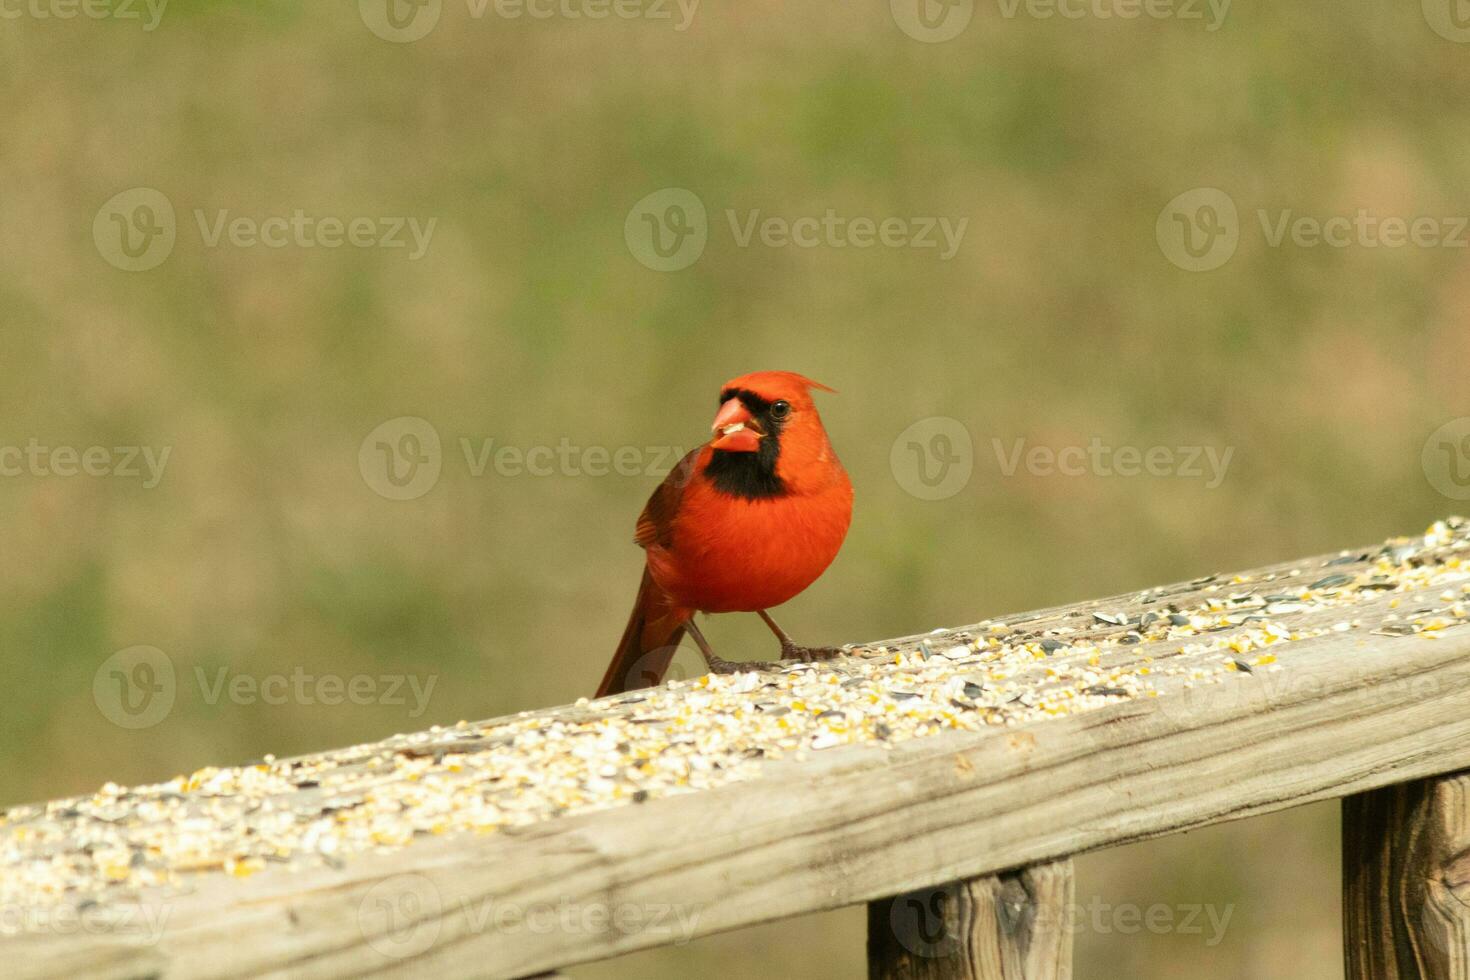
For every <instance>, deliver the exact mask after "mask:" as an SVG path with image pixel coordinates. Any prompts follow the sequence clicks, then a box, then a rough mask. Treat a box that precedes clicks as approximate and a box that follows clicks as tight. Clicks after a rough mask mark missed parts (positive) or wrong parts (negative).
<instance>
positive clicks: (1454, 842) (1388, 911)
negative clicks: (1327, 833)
mask: <svg viewBox="0 0 1470 980" xmlns="http://www.w3.org/2000/svg"><path fill="white" fill-rule="evenodd" d="M1342 817H1343V823H1342V863H1343V884H1344V895H1343V935H1344V944H1345V951H1346V958H1347V976H1348V978H1349V980H1470V773H1460V774H1457V775H1454V776H1444V777H1438V778H1433V779H1421V780H1417V781H1415V782H1411V783H1403V784H1400V785H1397V786H1389V787H1386V788H1384V789H1379V790H1374V791H1373V792H1371V793H1362V794H1359V795H1357V796H1350V797H1348V798H1347V799H1345V800H1343V803H1342Z"/></svg>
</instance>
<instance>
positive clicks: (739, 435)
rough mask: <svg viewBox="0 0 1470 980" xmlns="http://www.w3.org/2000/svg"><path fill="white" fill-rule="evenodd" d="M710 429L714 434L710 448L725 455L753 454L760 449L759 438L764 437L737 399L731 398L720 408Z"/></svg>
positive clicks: (752, 417) (748, 411) (742, 403)
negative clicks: (725, 453)
mask: <svg viewBox="0 0 1470 980" xmlns="http://www.w3.org/2000/svg"><path fill="white" fill-rule="evenodd" d="M710 428H711V430H712V431H713V432H714V434H715V437H714V440H713V441H711V442H710V446H711V448H714V449H719V450H721V451H723V452H727V453H753V452H755V451H756V450H757V449H759V448H760V445H761V437H762V436H764V435H765V433H764V432H762V431H761V428H760V426H759V425H758V424H756V421H755V417H754V416H752V415H751V414H750V409H748V408H746V407H745V403H744V402H742V401H741V400H740V399H739V398H731V399H730V400H729V401H727V402H725V404H723V405H721V406H720V411H719V414H717V415H716V416H715V422H714V425H712V426H711V427H710Z"/></svg>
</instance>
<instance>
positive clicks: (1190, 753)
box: [0, 559, 1470, 978]
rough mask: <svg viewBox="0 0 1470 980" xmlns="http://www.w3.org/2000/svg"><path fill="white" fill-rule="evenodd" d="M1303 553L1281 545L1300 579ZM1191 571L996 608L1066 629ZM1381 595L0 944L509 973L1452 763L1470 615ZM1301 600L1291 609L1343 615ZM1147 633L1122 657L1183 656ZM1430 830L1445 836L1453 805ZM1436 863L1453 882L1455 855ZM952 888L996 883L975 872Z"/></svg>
mask: <svg viewBox="0 0 1470 980" xmlns="http://www.w3.org/2000/svg"><path fill="white" fill-rule="evenodd" d="M1322 564H1323V560H1322V559H1313V560H1309V561H1303V562H1301V563H1299V565H1300V567H1302V568H1303V569H1309V570H1310V574H1311V575H1312V576H1315V575H1317V574H1321V573H1320V572H1318V571H1317V570H1318V569H1320V568H1321V567H1322ZM1278 567H1281V568H1285V567H1289V566H1278ZM1250 574H1252V575H1253V576H1256V577H1258V578H1259V576H1260V573H1250ZM1304 580H1306V579H1305V578H1304ZM1203 581H1205V580H1198V581H1197V582H1195V583H1191V584H1187V585H1185V586H1180V587H1177V588H1176V589H1174V590H1168V589H1163V590H1150V591H1149V592H1148V593H1144V594H1133V595H1129V596H1121V597H1116V598H1114V599H1109V600H1100V601H1098V602H1091V603H1083V604H1078V605H1075V606H1070V607H1059V608H1058V609H1055V610H1049V611H1045V612H1041V613H1033V614H1026V615H1022V616H1016V617H1007V620H1006V621H1007V623H1008V624H1009V625H1010V627H1011V628H1013V629H1016V630H1026V629H1032V628H1037V627H1038V626H1039V624H1043V623H1071V624H1079V625H1080V624H1084V623H1086V622H1088V621H1090V620H1091V619H1092V618H1093V617H1092V611H1093V610H1096V609H1099V608H1104V609H1108V610H1121V611H1123V612H1128V611H1130V610H1132V611H1138V610H1140V609H1144V608H1157V606H1149V605H1148V603H1151V602H1157V601H1159V600H1158V597H1160V596H1169V595H1184V594H1189V593H1190V590H1191V589H1193V590H1194V591H1195V592H1197V591H1199V589H1200V588H1201V587H1202V586H1201V584H1200V583H1201V582H1203ZM1220 581H1227V582H1228V581H1230V579H1220ZM1400 601H1401V600H1400V598H1399V597H1396V596H1395V595H1394V594H1393V593H1389V592H1385V593H1383V594H1382V595H1375V596H1373V597H1370V598H1369V599H1368V600H1367V601H1365V602H1364V603H1362V604H1361V605H1359V606H1356V607H1354V609H1353V610H1352V612H1351V617H1352V619H1353V622H1352V623H1348V622H1343V623H1340V624H1338V625H1339V626H1340V627H1341V628H1340V629H1336V630H1331V631H1329V632H1326V633H1324V634H1322V635H1319V636H1314V637H1312V638H1310V639H1303V640H1300V641H1299V642H1293V643H1291V644H1289V645H1287V646H1286V647H1285V648H1283V649H1282V652H1281V656H1280V665H1279V666H1280V668H1281V669H1280V671H1279V672H1276V673H1268V672H1266V671H1258V672H1257V673H1255V674H1242V675H1240V676H1237V677H1234V679H1232V680H1230V681H1229V682H1228V683H1224V684H1217V685H1212V686H1200V687H1195V688H1192V689H1191V688H1185V687H1183V686H1176V687H1174V688H1171V689H1169V691H1167V692H1166V693H1165V694H1164V695H1163V696H1160V697H1157V698H1139V699H1136V700H1130V701H1124V702H1120V703H1116V704H1111V705H1108V706H1106V707H1102V708H1098V709H1096V710H1092V711H1089V712H1086V713H1083V714H1077V715H1072V716H1067V717H1061V718H1056V719H1053V720H1049V721H1042V722H1036V723H1030V724H1025V725H1019V726H1016V727H992V728H988V729H986V730H983V731H979V732H951V733H946V734H942V735H936V736H932V737H927V738H922V739H915V740H912V741H907V742H898V743H889V744H868V745H860V746H851V747H844V748H837V749H833V750H830V751H825V752H818V753H814V754H811V755H810V756H808V757H806V758H804V759H797V758H788V759H783V760H780V761H771V762H768V763H767V764H765V765H764V767H763V769H762V773H761V775H760V778H757V779H752V780H749V781H744V782H738V783H732V784H729V785H725V786H721V787H718V788H715V789H710V790H704V791H700V792H697V793H688V794H683V795H672V796H667V797H662V798H654V799H650V800H648V801H647V802H646V803H641V804H628V805H623V806H618V807H614V808H611V809H607V810H603V811H599V812H594V813H588V814H584V815H579V816H569V817H563V818H560V819H554V820H547V821H544V822H540V823H535V824H532V825H529V826H525V827H521V828H517V829H510V830H505V831H502V832H499V833H495V834H489V835H483V836H474V835H471V836H458V837H453V838H426V839H423V840H420V841H416V842H414V843H413V844H411V845H410V846H407V847H403V848H401V849H396V850H389V851H386V852H384V853H381V854H371V855H364V856H361V857H358V858H355V859H354V860H351V861H349V862H347V863H346V864H345V865H344V866H343V867H340V868H328V867H322V868H317V869H308V870H302V871H297V872H286V871H275V870H269V871H265V872H262V873H259V874H257V875H255V876H254V877H251V878H248V879H244V880H235V879H231V878H228V877H226V876H224V875H221V874H213V875H201V876H199V877H198V878H197V879H194V880H191V882H190V884H189V887H188V890H187V891H186V892H185V893H183V894H176V893H166V894H165V893H159V894H148V895H145V896H144V897H143V899H142V900H141V902H138V903H134V904H129V903H117V904H115V905H111V906H109V907H108V908H107V909H106V910H105V911H106V912H107V913H108V915H110V916H124V915H133V916H134V917H135V918H134V919H133V922H134V925H135V926H136V923H137V922H138V921H145V922H153V923H156V924H158V926H159V928H157V929H152V930H147V929H142V930H140V929H137V928H131V929H128V928H123V927H122V926H118V927H116V928H94V929H90V930H85V931H78V930H63V929H61V928H59V927H54V928H50V929H39V930H35V929H33V930H26V931H23V932H21V933H19V934H9V933H5V932H4V931H3V930H0V953H3V954H4V956H5V962H6V967H7V969H6V974H7V976H13V977H22V978H25V977H72V976H79V975H85V976H89V977H103V978H107V977H115V978H136V977H140V976H150V977H168V978H182V977H207V978H246V977H257V976H290V977H293V978H336V977H358V976H446V977H457V976H491V977H524V976H527V975H532V974H535V973H538V972H543V971H546V970H551V969H557V968H563V967H568V966H573V965H575V964H577V963H582V962H587V961H590V960H597V959H603V958H607V957H610V956H616V955H619V954H623V953H627V952H631V951H634V950H638V949H643V948H648V947H652V946H661V945H670V944H678V943H682V942H686V941H688V940H689V939H691V938H693V937H696V936H701V935H708V934H711V933H716V932H721V931H725V930H730V929H737V928H741V927H744V926H749V925H753V924H756V923H760V922H766V921H771V920H775V919H780V918H785V917H788V916H793V915H800V914H804V913H809V912H813V911H818V910H822V909H831V908H838V907H842V906H847V905H853V904H859V903H864V902H870V901H873V900H877V899H883V898H886V897H888V896H893V895H902V894H907V893H911V892H914V891H917V890H920V889H925V888H933V887H935V886H938V885H941V884H943V883H945V882H952V881H972V880H975V879H985V878H987V877H988V876H995V875H999V874H1002V873H1004V872H1006V871H1007V869H1013V868H1024V867H1034V866H1037V865H1045V864H1047V863H1049V862H1055V861H1060V860H1063V859H1065V858H1068V857H1070V856H1071V855H1074V854H1078V853H1081V852H1084V851H1087V850H1090V849H1093V848H1098V847H1105V846H1109V845H1115V844H1122V843H1127V842H1131V841H1136V840H1141V839H1145V838H1148V837H1153V836H1156V835H1160V834H1168V833H1174V832H1177V831H1182V830H1188V829H1191V828H1195V827H1200V826H1204V825H1207V824H1212V823H1218V822H1221V821H1226V820H1233V819H1238V818H1241V817H1248V816H1253V815H1256V814H1261V813H1267V812H1271V811H1275V810H1280V809H1282V808H1285V807H1290V806H1296V805H1299V804H1303V803H1308V802H1313V801H1318V800H1324V799H1331V798H1338V797H1344V796H1351V795H1354V794H1361V793H1368V792H1371V791H1374V790H1378V789H1381V788H1383V787H1387V786H1390V785H1393V784H1396V783H1403V782H1406V781H1411V780H1419V779H1424V778H1426V777H1432V776H1437V775H1440V774H1444V773H1450V772H1457V771H1459V770H1464V769H1470V628H1467V627H1455V628H1450V629H1445V630H1443V631H1442V632H1438V633H1437V634H1436V636H1437V638H1435V639H1430V638H1428V637H1425V636H1386V635H1379V634H1377V633H1375V632H1374V626H1376V625H1377V623H1379V622H1380V621H1381V620H1382V618H1383V617H1385V616H1386V615H1388V614H1389V611H1390V609H1391V608H1398V603H1399V602H1400ZM1404 601H1406V602H1407V600H1404ZM1314 615H1315V617H1316V618H1315V619H1313V616H1312V615H1302V616H1296V617H1288V618H1290V619H1291V621H1292V625H1293V627H1296V626H1298V625H1300V626H1302V627H1306V626H1310V625H1312V624H1313V623H1316V625H1318V626H1322V625H1330V624H1331V622H1332V620H1333V619H1343V618H1345V616H1344V614H1343V613H1341V612H1333V611H1328V612H1325V613H1317V614H1314ZM1218 635H1221V636H1228V635H1229V634H1228V633H1222V634H1218ZM937 642H940V643H943V642H944V640H942V639H941V640H938V641H937ZM1163 646H1164V644H1139V645H1137V646H1129V647H1126V648H1119V650H1120V653H1119V655H1120V656H1128V657H1145V656H1151V657H1155V658H1157V661H1156V663H1162V662H1164V661H1165V660H1166V659H1167V658H1178V662H1186V661H1188V660H1189V658H1190V656H1192V655H1191V654H1188V653H1187V652H1184V651H1181V650H1180V649H1178V646H1179V645H1178V644H1175V645H1174V646H1175V648H1174V649H1170V650H1164V649H1160V647H1163ZM1123 651H1126V652H1123ZM1214 659H1215V660H1218V657H1215V658H1214ZM1169 662H1176V661H1174V660H1169ZM1182 682H1183V679H1182V677H1181V683H1182ZM562 710H564V711H566V712H568V713H574V712H576V711H580V710H583V709H577V708H568V709H562ZM547 714H548V715H554V714H555V712H554V711H549V712H548V713H547ZM1450 806H1451V804H1449V803H1437V804H1435V805H1434V806H1433V807H1431V808H1429V809H1430V810H1432V812H1434V813H1441V814H1442V813H1444V812H1449V811H1448V810H1447V809H1446V808H1447V807H1450ZM1443 834H1444V837H1443V839H1444V840H1446V841H1455V840H1459V841H1463V836H1462V835H1463V823H1462V824H1459V825H1456V827H1454V828H1449V827H1448V825H1446V829H1445V830H1444V831H1443ZM1459 846H1460V848H1461V851H1460V852H1459V853H1462V852H1463V848H1464V845H1463V843H1461V844H1460V845H1459ZM1451 850H1452V848H1450V847H1449V846H1448V845H1445V847H1442V848H1440V849H1439V850H1434V851H1432V852H1428V853H1432V854H1433V855H1435V859H1436V860H1439V859H1441V858H1442V857H1445V856H1447V855H1449V853H1450V851H1451ZM1441 851H1444V852H1445V853H1444V854H1443V855H1441V853H1440V852H1441ZM1443 866H1444V867H1446V868H1449V869H1451V871H1449V872H1447V875H1449V877H1446V878H1445V879H1444V881H1445V882H1446V883H1447V884H1446V886H1445V887H1446V888H1447V889H1448V891H1449V893H1453V894H1454V895H1455V896H1456V898H1457V900H1460V901H1463V900H1464V891H1463V889H1462V887H1461V886H1462V885H1463V883H1464V880H1465V878H1466V873H1465V869H1466V864H1465V862H1464V860H1456V861H1454V862H1451V863H1449V864H1444V865H1443ZM1456 875H1457V876H1458V877H1454V876H1456ZM992 880H994V879H992ZM999 887H1000V888H1001V889H1002V890H1003V888H1004V885H1003V884H1002V885H1001V886H999ZM969 901H970V903H971V906H972V909H976V910H978V909H979V908H981V907H982V905H983V903H984V902H986V901H993V899H989V898H986V897H985V895H984V894H983V889H982V890H981V891H976V892H974V893H972V894H971V895H970V898H969ZM1445 907H1446V909H1450V908H1452V907H1453V906H1450V905H1446V906H1445ZM970 914H971V916H972V918H974V920H975V921H977V922H978V921H979V918H980V916H979V913H978V912H977V911H972V912H971V913H970ZM144 916H146V917H147V918H141V917H144ZM1454 921H1455V928H1463V920H1454ZM1043 946H1044V944H1042V943H1039V942H1037V941H1035V940H1033V944H1032V946H1031V947H1030V948H1031V949H1033V950H1040V949H1042V948H1043ZM1042 975H1045V974H1042ZM1362 975H1365V976H1366V975H1370V974H1362ZM1430 975H1433V976H1441V975H1448V976H1460V974H1430Z"/></svg>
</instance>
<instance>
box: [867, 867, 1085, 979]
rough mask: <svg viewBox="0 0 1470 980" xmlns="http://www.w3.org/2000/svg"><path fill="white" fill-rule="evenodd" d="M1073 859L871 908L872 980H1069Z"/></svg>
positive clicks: (886, 901)
mask: <svg viewBox="0 0 1470 980" xmlns="http://www.w3.org/2000/svg"><path fill="white" fill-rule="evenodd" d="M1073 888H1074V886H1073V880H1072V862H1071V860H1070V859H1068V860H1063V861H1057V862H1055V863H1052V864H1040V865H1036V866H1034V867H1030V868H1023V869H1021V870H1018V871H1008V872H1004V873H1002V874H999V875H994V876H990V877H985V878H974V879H971V880H970V881H957V882H953V883H951V884H948V885H943V886H941V887H938V888H927V889H922V890H920V891H916V892H910V893H908V894H907V895H899V896H898V897H896V898H889V899H883V900H882V901H877V902H870V903H868V976H869V978H871V980H1067V978H1070V977H1071V976H1072V930H1071V929H1070V928H1069V921H1068V918H1067V916H1068V914H1069V912H1070V910H1071V907H1072V901H1073Z"/></svg>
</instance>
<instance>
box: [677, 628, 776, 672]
mask: <svg viewBox="0 0 1470 980" xmlns="http://www.w3.org/2000/svg"><path fill="white" fill-rule="evenodd" d="M684 628H685V629H686V630H688V631H689V635H690V636H692V637H694V642H695V644H696V645H698V647H699V652H700V653H702V654H704V665H705V666H706V667H708V668H709V672H710V673H711V674H738V673H740V672H741V671H742V670H761V669H763V668H766V667H769V666H770V665H769V664H767V663H766V662H764V661H761V660H753V661H749V662H747V661H740V660H721V659H720V658H719V657H718V656H716V655H715V651H714V650H713V648H711V647H710V645H709V640H706V639H705V638H704V633H702V632H701V631H700V629H699V627H698V626H696V625H694V617H693V616H690V617H689V622H687V623H685V624H684Z"/></svg>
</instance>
